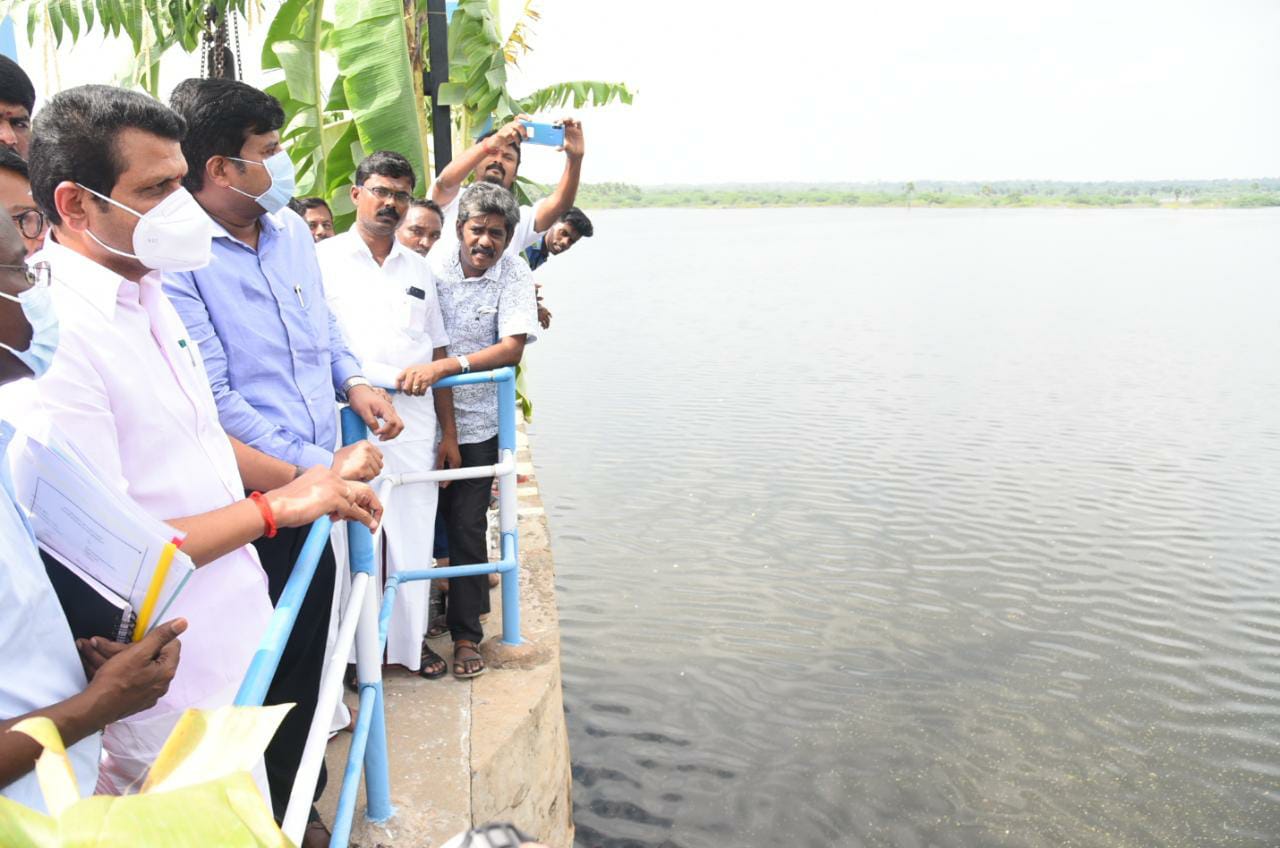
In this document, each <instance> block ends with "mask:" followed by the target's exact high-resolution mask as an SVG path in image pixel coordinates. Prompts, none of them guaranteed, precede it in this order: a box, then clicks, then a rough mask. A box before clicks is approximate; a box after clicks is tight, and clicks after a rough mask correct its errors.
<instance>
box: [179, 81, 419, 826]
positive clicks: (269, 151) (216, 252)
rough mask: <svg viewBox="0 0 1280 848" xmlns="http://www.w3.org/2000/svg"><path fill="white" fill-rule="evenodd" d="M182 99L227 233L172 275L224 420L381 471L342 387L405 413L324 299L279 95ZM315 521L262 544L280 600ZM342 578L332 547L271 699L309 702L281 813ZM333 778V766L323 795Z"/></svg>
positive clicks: (348, 469) (227, 93)
mask: <svg viewBox="0 0 1280 848" xmlns="http://www.w3.org/2000/svg"><path fill="white" fill-rule="evenodd" d="M170 105H171V106H172V107H173V109H174V111H176V112H177V113H178V114H179V115H181V116H182V117H183V118H184V119H185V120H186V122H187V134H186V136H185V138H184V139H183V142H182V152H183V155H184V156H185V157H186V160H187V166H188V170H187V176H186V177H185V179H184V180H183V185H184V186H185V187H186V188H187V190H188V191H190V192H191V193H192V194H193V195H194V196H195V198H196V201H197V202H198V203H199V204H200V206H201V207H203V209H204V210H205V212H207V213H208V215H209V217H210V218H211V219H212V220H213V223H214V238H213V261H212V262H211V263H210V264H209V265H208V266H207V267H205V268H202V269H200V270H198V271H192V272H186V273H181V274H168V275H166V276H165V291H166V292H167V293H168V295H169V298H170V299H171V300H172V302H173V305H174V306H175V307H176V308H177V310H178V313H179V315H181V316H182V320H183V322H184V323H185V324H186V325H187V328H188V330H189V332H190V334H191V338H192V339H193V340H194V341H195V342H196V343H197V344H198V345H199V346H200V352H201V354H202V355H203V358H204V362H205V367H206V369H207V370H208V373H209V380H210V383H211V385H212V387H213V395H214V398H215V400H216V401H217V404H218V416H219V420H220V421H221V423H222V426H223V427H224V428H225V429H226V431H227V432H228V433H229V434H230V435H232V436H234V437H235V438H237V439H239V440H240V441H242V442H244V443H246V444H248V445H250V446H251V447H254V448H257V449H258V450H260V451H262V452H263V453H266V454H269V455H271V456H275V457H278V458H280V459H283V460H285V461H287V462H291V463H293V464H294V465H297V466H298V467H299V468H305V467H308V466H312V465H325V466H332V467H333V468H334V470H336V471H338V472H339V473H340V474H342V475H343V476H344V477H347V478H348V479H355V480H369V479H372V478H373V477H375V476H376V475H377V474H378V472H379V470H380V469H381V467H382V457H381V454H380V452H379V451H378V450H377V449H376V448H374V447H373V446H372V445H370V444H369V443H368V442H361V443H359V444H358V445H354V446H351V447H346V448H342V449H339V450H337V451H336V452H335V451H334V448H335V446H336V443H337V441H338V433H337V416H336V415H335V410H334V397H335V394H336V395H337V397H339V398H341V399H343V400H345V401H346V402H347V403H349V404H350V405H351V408H352V409H353V410H355V411H356V412H357V413H358V414H359V415H360V417H361V418H363V419H364V420H365V422H366V423H367V424H368V425H369V427H370V429H371V430H373V431H374V432H375V433H377V434H378V435H379V436H380V437H381V438H382V439H383V440H384V441H385V440H387V439H391V438H394V437H395V436H396V435H397V434H399V432H400V430H401V429H402V427H403V424H402V423H401V421H400V418H399V416H398V415H397V414H396V412H395V410H394V409H393V407H392V405H391V402H390V400H389V399H388V398H387V397H386V396H385V395H384V394H381V393H378V392H375V391H374V390H373V388H372V387H371V386H370V384H369V381H368V380H366V379H365V378H364V377H363V376H362V375H361V373H360V363H359V362H358V361H357V360H356V358H355V357H354V356H352V355H351V353H350V351H349V350H348V349H347V346H346V343H345V342H344V341H343V338H342V334H341V332H340V331H339V329H338V325H337V323H336V321H335V319H334V317H333V315H332V314H330V312H329V307H328V305H327V303H326V301H325V296H324V289H323V286H322V282H321V275H320V267H319V265H318V264H317V262H316V252H315V246H314V243H313V240H312V237H311V233H310V232H309V231H308V229H307V225H306V223H305V222H304V221H303V220H302V219H301V218H300V217H298V215H297V214H296V213H294V212H293V211H292V210H290V209H287V208H286V204H287V203H288V201H289V199H290V198H291V197H292V195H293V164H292V162H290V160H289V155H288V154H287V153H286V152H284V150H283V148H282V147H281V146H280V127H281V125H282V124H283V123H284V112H283V110H282V109H281V108H280V104H279V102H277V101H276V99H275V98H274V97H271V96H270V95H268V94H265V93H263V92H261V91H259V90H257V89H255V88H253V87H251V86H248V85H245V84H244V83H241V82H237V81H235V80H197V79H189V80H186V81H184V82H182V83H180V84H179V85H178V87H177V88H176V89H175V90H174V92H173V96H172V98H171V101H170ZM309 529H310V528H309V527H302V528H298V529H297V530H296V531H289V532H286V531H285V530H284V529H281V530H280V532H279V534H278V535H277V536H276V537H275V538H274V539H270V540H259V542H257V543H255V545H256V546H257V548H258V553H259V556H260V557H261V559H262V567H263V569H264V570H265V571H266V572H267V578H268V582H269V591H270V594H271V600H272V602H273V603H275V602H277V601H278V600H279V597H280V593H281V592H282V591H283V590H284V586H285V583H286V582H287V581H288V578H289V574H290V572H291V570H292V567H293V562H294V561H295V560H296V559H297V556H298V553H299V552H300V550H301V548H302V545H303V543H304V542H305V540H306V537H307V533H308V530H309ZM334 586H335V563H334V558H333V551H332V549H331V548H330V547H329V546H327V545H326V548H325V552H324V554H323V555H322V557H321V560H320V566H319V568H318V569H317V571H316V575H315V578H314V580H313V581H312V584H311V589H310V591H309V592H308V593H307V596H306V599H305V600H304V601H303V605H302V608H301V609H300V611H299V614H298V619H297V623H296V624H295V625H294V628H293V632H292V635H291V636H290V639H289V642H288V644H287V645H286V647H285V651H284V654H283V656H282V658H281V662H280V667H279V670H278V671H277V673H276V677H275V680H274V681H273V683H272V686H271V689H270V690H269V692H268V695H267V703H284V702H289V701H293V702H296V703H297V705H298V706H297V707H296V708H295V709H294V710H292V711H290V713H289V715H288V716H286V718H285V720H284V722H283V723H282V724H281V726H280V730H279V731H278V732H277V733H276V736H275V738H274V739H273V740H272V742H271V745H270V746H269V747H268V748H267V752H266V764H267V778H268V780H269V782H270V784H271V795H272V803H273V806H274V807H275V812H276V815H277V817H282V816H283V815H284V811H285V806H286V805H287V804H288V799H289V793H290V790H291V788H292V785H293V779H294V775H295V774H296V772H297V766H298V762H299V760H300V758H301V756H302V749H303V747H304V745H305V744H306V736H307V731H308V728H309V726H310V723H311V717H312V714H313V713H314V711H315V704H316V699H317V696H318V693H319V687H320V675H321V672H322V670H323V663H324V650H325V641H326V636H327V632H328V626H329V609H330V606H331V602H332V598H333V591H334ZM324 781H325V775H324V772H323V770H322V772H321V776H320V786H319V787H318V788H317V797H318V793H319V791H320V790H321V789H322V788H323V786H324ZM304 844H305V843H304Z"/></svg>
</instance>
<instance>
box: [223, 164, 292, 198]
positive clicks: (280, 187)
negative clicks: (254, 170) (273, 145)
mask: <svg viewBox="0 0 1280 848" xmlns="http://www.w3.org/2000/svg"><path fill="white" fill-rule="evenodd" d="M227 158H228V159H233V160H235V161H236V162H244V163H246V164H249V165H261V166H262V167H264V168H266V169H267V173H268V174H270V175H271V185H270V186H268V187H267V190H266V191H264V192H263V193H262V194H260V195H258V196H257V197H254V196H253V195H252V194H249V192H247V191H241V190H240V189H238V188H236V187H235V186H230V189H231V190H232V191H234V192H236V193H238V194H243V195H244V196H245V197H253V199H254V200H256V201H257V202H258V205H259V206H261V207H262V208H263V210H265V211H266V212H279V211H280V210H281V209H283V208H284V207H285V206H286V205H287V204H288V203H289V201H290V200H292V199H293V191H294V187H295V186H294V179H295V175H294V172H293V160H292V159H290V158H289V154H288V153H286V152H284V151H283V150H281V151H280V152H279V153H277V154H275V155H274V156H269V157H267V159H266V161H264V162H258V161H255V160H253V159H239V158H237V157H235V156H228V157H227Z"/></svg>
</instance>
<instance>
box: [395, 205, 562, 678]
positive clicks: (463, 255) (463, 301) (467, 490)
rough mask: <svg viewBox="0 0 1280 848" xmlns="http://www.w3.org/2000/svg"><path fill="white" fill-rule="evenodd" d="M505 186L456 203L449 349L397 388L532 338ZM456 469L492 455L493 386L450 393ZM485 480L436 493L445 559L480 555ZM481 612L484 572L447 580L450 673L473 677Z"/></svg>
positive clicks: (477, 364) (446, 310)
mask: <svg viewBox="0 0 1280 848" xmlns="http://www.w3.org/2000/svg"><path fill="white" fill-rule="evenodd" d="M519 217H520V211H519V209H518V208H517V207H516V202H515V198H513V197H512V196H511V192H509V191H507V190H506V189H504V188H501V187H500V186H496V185H492V184H490V183H484V182H481V183H476V184H475V185H473V186H471V187H470V188H468V189H467V190H466V192H464V193H463V195H462V198H461V200H460V201H459V203H458V221H457V224H456V225H455V227H454V233H455V236H456V237H457V239H458V241H457V242H456V243H455V244H454V246H453V247H452V249H450V250H449V252H448V253H447V254H444V253H442V251H443V248H442V247H441V246H437V247H436V248H435V249H433V250H432V256H434V255H436V254H437V253H441V256H442V259H443V260H444V261H443V265H444V268H443V271H442V273H440V274H439V275H437V278H436V291H437V294H438V296H439V298H440V310H441V312H442V313H443V315H444V327H445V332H446V333H448V334H449V351H448V353H449V355H448V356H447V357H445V358H444V359H437V360H436V361H434V362H432V363H430V364H429V365H426V366H419V367H417V368H410V369H407V370H406V371H405V373H404V374H402V375H401V376H400V387H401V388H402V389H403V390H404V391H405V392H406V393H407V394H410V395H420V394H422V393H424V392H425V391H426V390H427V386H429V385H430V384H432V383H434V382H435V381H436V380H439V379H441V378H442V377H448V376H450V375H453V374H458V373H465V372H467V371H489V370H492V369H494V368H501V367H503V366H506V365H518V364H519V363H520V359H521V357H522V356H523V355H524V347H525V345H526V344H528V343H530V342H533V341H534V340H535V339H536V338H537V337H536V336H535V335H534V331H535V330H536V329H537V324H538V314H537V308H536V306H535V301H534V293H533V274H532V272H531V271H530V270H529V266H528V265H526V264H525V261H524V260H523V259H521V258H519V256H517V255H514V254H511V253H506V252H505V251H506V247H507V244H508V240H509V239H510V238H511V233H512V232H513V231H514V229H515V226H516V222H517V221H518V220H519ZM453 405H454V414H455V416H456V418H457V421H458V444H459V450H460V452H461V456H462V467H464V468H466V467H471V466H475V465H493V464H495V463H496V462H497V461H498V387H497V386H496V385H494V384H493V383H488V384H484V385H477V386H460V387H458V388H456V389H454V390H453ZM492 483H493V478H488V479H473V480H458V481H455V482H454V483H452V484H451V485H450V486H449V488H447V489H444V490H443V491H441V493H440V512H441V514H442V515H443V516H444V522H445V528H446V530H447V531H448V536H449V562H450V564H451V565H473V564H475V563H481V562H487V561H488V558H489V548H488V545H487V544H486V540H485V511H486V510H487V508H488V506H489V490H490V487H491V485H492ZM488 611H489V579H488V576H487V575H484V574H481V575H479V576H476V577H455V578H453V579H451V580H450V581H449V610H448V615H447V622H448V624H449V632H450V634H451V635H452V637H453V675H454V677H458V678H470V677H475V676H477V675H479V674H483V673H484V670H485V665H484V660H483V659H482V658H481V657H480V652H479V650H478V645H479V642H480V640H481V638H483V636H484V631H483V629H482V628H481V626H480V616H481V615H483V614H484V613H487V612H488Z"/></svg>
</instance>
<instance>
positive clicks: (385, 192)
mask: <svg viewBox="0 0 1280 848" xmlns="http://www.w3.org/2000/svg"><path fill="white" fill-rule="evenodd" d="M360 188H362V189H364V190H365V191H367V192H369V193H370V194H372V195H373V196H374V197H376V198H378V199H379V200H394V201H395V202H396V203H399V204H400V205H401V206H403V205H405V204H406V203H408V202H409V201H410V200H413V195H411V194H409V192H407V191H392V190H391V189H389V188H383V187H382V186H360Z"/></svg>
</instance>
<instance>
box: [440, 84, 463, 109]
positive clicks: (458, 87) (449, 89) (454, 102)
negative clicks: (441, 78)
mask: <svg viewBox="0 0 1280 848" xmlns="http://www.w3.org/2000/svg"><path fill="white" fill-rule="evenodd" d="M466 93H467V89H466V86H464V85H462V84H461V83H456V82H446V83H441V84H440V91H439V93H438V94H437V96H436V103H437V104H439V105H441V106H458V105H460V104H462V103H463V102H465V96H466Z"/></svg>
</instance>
